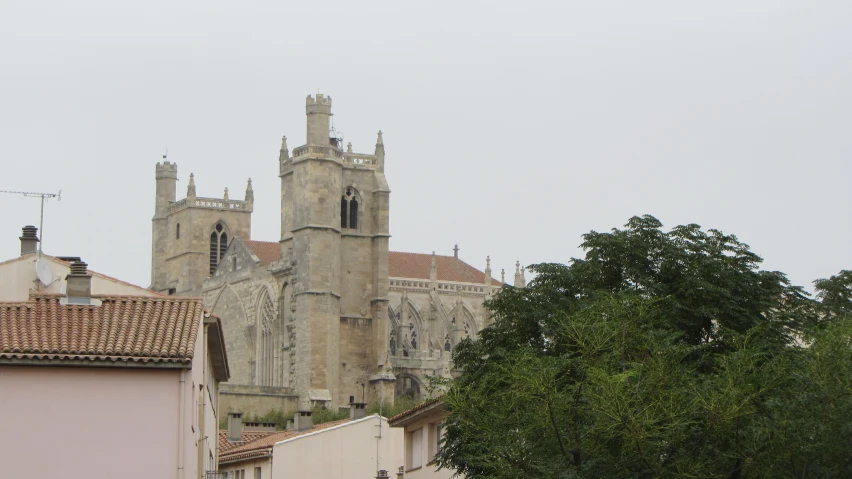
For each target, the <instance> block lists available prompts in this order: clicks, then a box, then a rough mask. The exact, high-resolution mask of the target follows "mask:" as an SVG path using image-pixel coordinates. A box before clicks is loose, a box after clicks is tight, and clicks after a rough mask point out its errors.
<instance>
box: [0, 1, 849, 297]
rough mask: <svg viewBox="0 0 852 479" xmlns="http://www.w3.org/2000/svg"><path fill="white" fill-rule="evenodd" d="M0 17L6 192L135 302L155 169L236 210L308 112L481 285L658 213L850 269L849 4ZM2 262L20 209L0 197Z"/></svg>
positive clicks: (790, 268) (779, 258)
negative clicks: (380, 177)
mask: <svg viewBox="0 0 852 479" xmlns="http://www.w3.org/2000/svg"><path fill="white" fill-rule="evenodd" d="M129 5H131V2H116V1H114V0H102V1H91V0H80V1H76V2H64V1H63V2H60V1H39V2H35V1H29V0H27V1H17V0H4V1H2V2H0V158H2V169H0V189H11V190H32V191H38V192H56V191H58V190H60V189H61V190H62V201H61V202H56V201H55V200H52V201H49V202H48V203H47V205H46V210H45V228H44V233H45V236H44V247H45V252H46V253H48V254H53V255H77V256H81V257H82V258H83V259H84V260H85V261H87V262H88V263H89V265H90V267H91V268H92V269H93V270H96V271H99V272H102V273H105V274H109V275H112V276H116V277H119V278H121V279H124V280H126V281H130V282H133V283H136V284H140V285H143V286H147V285H148V284H149V283H150V251H151V217H152V216H153V213H154V165H155V163H156V162H157V161H160V160H161V157H162V154H163V152H164V151H165V149H166V148H168V152H169V159H170V160H171V161H174V162H176V163H177V164H178V168H179V177H180V181H179V183H178V198H182V197H183V196H184V195H185V192H186V182H187V180H188V179H189V173H190V172H193V173H195V177H196V183H197V188H198V195H199V196H208V197H210V196H212V197H221V195H222V192H223V190H224V188H225V187H226V186H227V187H229V188H230V191H231V196H232V197H233V198H241V197H242V195H243V191H244V190H245V181H246V179H247V178H249V177H251V178H252V180H253V183H254V189H255V196H256V200H255V212H254V215H253V218H252V219H253V228H252V237H253V239H258V240H269V241H277V240H278V239H279V238H278V232H279V224H280V219H279V200H278V195H279V189H280V183H279V179H278V176H277V175H278V149H279V146H280V138H281V136H282V135H285V134H286V135H287V136H288V138H289V145H290V148H291V150H292V148H294V147H295V146H298V145H301V144H303V143H304V141H305V140H304V138H305V116H304V115H305V110H304V99H305V96H306V95H307V94H315V93H317V92H322V93H324V94H328V95H331V97H332V98H333V103H334V105H333V112H334V114H335V116H334V122H335V126H336V128H337V129H338V130H340V131H342V132H343V133H344V135H345V140H344V142H349V141H351V142H352V143H353V148H354V150H355V151H356V152H367V153H370V152H372V151H373V148H374V144H375V139H376V132H377V131H378V130H379V129H381V130H382V131H383V132H384V139H385V145H386V151H387V159H386V163H387V166H386V174H387V178H388V182H389V184H390V188H391V190H392V194H391V234H392V236H393V237H392V239H391V249H392V250H396V251H412V252H422V253H428V252H431V251H432V250H436V251H437V252H438V253H439V254H452V247H453V244H454V243H456V242H457V243H458V244H459V247H460V248H461V252H460V256H461V257H462V259H464V260H465V261H467V262H468V263H470V264H472V265H474V266H476V267H479V268H480V269H482V268H484V266H485V256H486V255H491V258H492V268H493V269H494V275H495V276H496V277H498V278H499V270H500V268H505V269H506V275H507V280H508V281H510V282H511V280H512V276H513V273H514V263H515V261H516V260H520V261H521V264H532V263H536V262H567V261H568V260H569V259H570V258H571V257H576V256H580V255H582V252H581V251H580V250H579V248H578V245H579V244H580V242H581V241H582V240H581V235H582V234H583V233H585V232H588V231H590V230H593V229H594V230H597V231H605V230H609V229H610V228H612V227H621V226H622V225H623V224H624V223H625V222H626V221H627V219H628V218H629V217H630V216H632V215H639V214H646V213H647V214H652V215H654V216H656V217H657V218H659V219H660V220H661V221H662V222H663V224H664V225H665V226H666V227H672V226H675V225H678V224H685V223H698V224H700V225H702V226H703V227H705V228H717V229H720V230H722V231H724V232H726V233H733V234H736V235H737V236H738V238H739V239H740V240H741V241H743V242H745V243H748V244H749V245H751V247H752V249H753V250H754V251H755V252H756V253H758V254H760V255H761V256H762V257H763V258H764V259H765V262H764V267H765V268H767V269H773V270H780V271H784V272H786V273H787V274H788V275H789V277H790V278H791V280H792V281H793V282H794V283H796V284H801V285H804V286H807V287H808V288H810V287H811V285H810V282H811V281H812V280H814V279H816V278H821V277H827V276H829V275H831V274H834V273H836V272H837V271H839V270H841V269H844V268H846V269H849V268H852V249H850V241H849V237H850V233H852V224H850V215H849V208H850V199H852V198H850V197H852V194H850V188H849V184H850V173H852V167H850V162H849V159H850V153H852V134H850V122H852V28H850V25H852V2H849V1H848V0H845V1H835V2H828V1H813V2H804V1H799V2H784V1H778V0H772V1H758V0H749V1H742V0H738V1H712V2H711V1H704V2H686V1H682V0H678V1H668V2H662V1H635V0H633V1H622V2H611V1H599V0H595V1H585V2H578V1H551V2H540V1H524V2H519V1H513V2H503V1H494V0H491V1H479V2H475V1H461V0H456V1H452V2H443V1H429V2H406V1H387V2H367V1H358V2H354V1H340V2H318V1H312V2H307V1H303V2H298V1H292V0H290V1H281V0H278V1H241V2H221V1H210V0H206V1H180V2H175V1H172V0H169V1H160V0H149V1H145V2H142V1H139V2H132V5H133V6H129ZM0 205H2V211H3V221H2V222H0V224H2V230H0V258H3V259H6V258H12V257H15V256H16V255H17V254H18V252H19V245H18V236H20V233H21V227H22V226H24V225H26V224H34V225H38V220H39V201H38V199H34V198H25V197H23V196H20V195H10V194H0Z"/></svg>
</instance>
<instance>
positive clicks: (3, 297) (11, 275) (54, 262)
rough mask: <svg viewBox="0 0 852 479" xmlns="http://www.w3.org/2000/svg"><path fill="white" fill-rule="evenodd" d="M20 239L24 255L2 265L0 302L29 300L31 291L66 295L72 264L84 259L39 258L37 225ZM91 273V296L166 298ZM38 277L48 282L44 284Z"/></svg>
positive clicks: (154, 292) (99, 274)
mask: <svg viewBox="0 0 852 479" xmlns="http://www.w3.org/2000/svg"><path fill="white" fill-rule="evenodd" d="M20 240H21V255H20V256H17V257H14V258H12V259H10V260H8V261H4V262H2V263H0V301H26V300H27V299H28V298H29V296H30V292H31V291H38V292H41V293H54V294H62V293H64V292H65V291H66V288H67V286H68V284H67V281H66V277H67V276H68V274H69V273H70V272H71V263H72V262H73V261H81V259H80V258H79V257H76V256H60V257H56V256H50V255H46V254H42V255H39V253H38V241H39V239H38V228H36V227H35V226H25V227H24V228H23V234H22V235H21V237H20ZM37 268H38V270H37ZM39 270H40V272H39ZM88 274H89V275H91V277H92V280H91V283H92V294H99V295H108V296H114V295H138V296H154V297H162V296H163V295H162V294H160V293H157V292H156V291H152V290H150V289H146V288H143V287H141V286H136V285H133V284H130V283H127V282H124V281H121V280H119V279H116V278H112V277H109V276H107V275H104V274H101V273H98V272H96V271H92V270H88ZM39 276H41V279H44V280H46V282H42V281H41V279H39Z"/></svg>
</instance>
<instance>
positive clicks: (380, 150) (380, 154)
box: [375, 130, 385, 171]
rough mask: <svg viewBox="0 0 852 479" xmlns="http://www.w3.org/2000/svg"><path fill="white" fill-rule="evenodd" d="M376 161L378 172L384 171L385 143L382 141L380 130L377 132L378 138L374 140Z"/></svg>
mask: <svg viewBox="0 0 852 479" xmlns="http://www.w3.org/2000/svg"><path fill="white" fill-rule="evenodd" d="M375 155H376V159H377V160H378V164H379V165H378V166H379V171H384V170H385V141H384V140H383V139H382V130H379V136H378V138H376V153H375Z"/></svg>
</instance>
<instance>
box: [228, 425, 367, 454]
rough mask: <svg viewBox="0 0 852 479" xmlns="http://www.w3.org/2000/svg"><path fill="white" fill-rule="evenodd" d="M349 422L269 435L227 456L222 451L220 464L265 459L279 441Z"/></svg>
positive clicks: (232, 451)
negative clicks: (258, 458) (257, 458)
mask: <svg viewBox="0 0 852 479" xmlns="http://www.w3.org/2000/svg"><path fill="white" fill-rule="evenodd" d="M368 417H370V416H368ZM347 422H349V419H341V420H340V421H332V422H325V423H322V424H317V425H316V426H314V427H312V428H310V429H305V430H304V431H281V432H276V433H273V434H268V435H266V436H264V437H261V438H258V439H255V440H254V441H251V442H249V443H246V444H243V445H241V446H237V447H234V448H231V449H229V450H228V451H227V453H225V454H223V453H222V450H221V449H220V450H219V464H222V463H226V462H235V461H242V460H244V459H251V458H256V457H265V456H268V455H269V454H270V453H271V452H272V446H274V445H275V443H277V442H279V441H283V440H285V439H290V438H293V437H297V436H302V435H305V434H310V433H312V432H317V431H322V430H323V429H329V428H332V427H334V426H339V425H341V424H345V423H347ZM219 434H220V437H221V431H220V432H219ZM244 434H245V433H244ZM225 437H226V438H227V431H226V432H225Z"/></svg>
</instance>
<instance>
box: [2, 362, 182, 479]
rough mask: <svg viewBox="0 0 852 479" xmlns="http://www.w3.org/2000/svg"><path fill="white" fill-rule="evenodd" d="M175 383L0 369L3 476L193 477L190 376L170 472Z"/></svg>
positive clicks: (143, 375)
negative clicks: (181, 435)
mask: <svg viewBox="0 0 852 479" xmlns="http://www.w3.org/2000/svg"><path fill="white" fill-rule="evenodd" d="M179 381H180V371H179V370H144V369H122V368H71V367H61V368H58V367H28V366H0V465H2V466H0V467H2V471H3V475H4V476H6V477H44V478H47V477H55V478H62V479H77V478H79V479H91V478H94V477H121V478H122V479H135V478H139V479H143V478H144V479H151V478H152V477H157V478H175V477H180V476H183V477H185V478H189V477H193V476H194V475H195V471H196V470H197V469H196V466H195V464H197V462H196V461H195V457H194V456H195V454H196V451H197V450H196V449H195V448H194V438H193V437H192V430H191V428H192V424H191V421H192V417H193V416H194V414H193V412H194V411H193V409H194V408H193V407H192V392H191V388H192V387H193V386H192V379H191V376H190V374H186V383H185V385H184V387H185V388H186V389H185V391H186V396H188V397H185V401H184V407H185V409H184V411H185V423H184V444H185V447H184V451H185V453H184V458H185V459H184V467H185V470H184V471H183V472H184V474H182V475H179V474H178V471H177V463H178V458H177V450H178V447H177V445H178V429H179V426H178V414H179V413H178V400H179V387H180V385H179ZM195 417H197V416H195Z"/></svg>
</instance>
